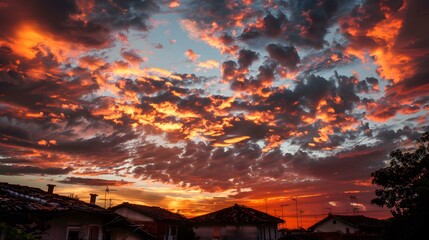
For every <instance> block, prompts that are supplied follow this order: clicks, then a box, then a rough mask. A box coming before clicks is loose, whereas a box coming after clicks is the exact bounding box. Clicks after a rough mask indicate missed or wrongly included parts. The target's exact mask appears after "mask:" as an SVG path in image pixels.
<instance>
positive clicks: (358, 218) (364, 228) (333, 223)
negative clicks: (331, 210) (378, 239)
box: [308, 214, 387, 235]
mask: <svg viewBox="0 0 429 240" xmlns="http://www.w3.org/2000/svg"><path fill="white" fill-rule="evenodd" d="M386 225H387V223H386V221H383V220H379V219H375V218H370V217H365V216H362V215H354V216H349V215H332V214H329V215H328V216H327V217H326V218H324V219H322V220H321V221H319V222H317V223H316V224H314V225H313V226H311V227H309V228H308V229H309V230H310V231H312V232H316V233H333V232H336V233H342V234H360V235H380V234H381V233H382V231H383V229H384V228H385V227H386Z"/></svg>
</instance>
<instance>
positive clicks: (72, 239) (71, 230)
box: [67, 227, 80, 240]
mask: <svg viewBox="0 0 429 240" xmlns="http://www.w3.org/2000/svg"><path fill="white" fill-rule="evenodd" d="M79 233H80V227H68V228H67V240H79Z"/></svg>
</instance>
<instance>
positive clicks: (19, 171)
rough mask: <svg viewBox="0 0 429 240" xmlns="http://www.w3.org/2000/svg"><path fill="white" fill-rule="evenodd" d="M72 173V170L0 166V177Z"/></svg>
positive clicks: (68, 168)
mask: <svg viewBox="0 0 429 240" xmlns="http://www.w3.org/2000/svg"><path fill="white" fill-rule="evenodd" d="M71 171H73V168H71V167H67V168H55V167H47V168H40V167H34V166H25V165H24V166H15V165H0V174H1V175H27V174H30V175H33V174H37V175H64V174H68V173H70V172H71Z"/></svg>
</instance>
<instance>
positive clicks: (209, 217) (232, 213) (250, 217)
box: [190, 204, 284, 225]
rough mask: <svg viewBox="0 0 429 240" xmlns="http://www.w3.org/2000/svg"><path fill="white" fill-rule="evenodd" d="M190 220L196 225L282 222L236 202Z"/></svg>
mask: <svg viewBox="0 0 429 240" xmlns="http://www.w3.org/2000/svg"><path fill="white" fill-rule="evenodd" d="M190 220H191V221H192V222H193V223H194V224H196V225H254V224H278V223H282V222H284V221H283V220H282V219H280V218H276V217H273V216H271V215H269V214H267V213H264V212H261V211H258V210H255V209H253V208H249V207H246V206H244V205H238V204H235V205H234V206H232V207H229V208H224V209H222V210H219V211H216V212H212V213H208V214H205V215H202V216H198V217H194V218H191V219H190Z"/></svg>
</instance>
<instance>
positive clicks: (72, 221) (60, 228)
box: [42, 213, 104, 240]
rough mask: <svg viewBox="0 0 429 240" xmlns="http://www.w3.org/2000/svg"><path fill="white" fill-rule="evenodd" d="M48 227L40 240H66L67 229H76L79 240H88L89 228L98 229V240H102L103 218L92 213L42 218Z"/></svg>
mask: <svg viewBox="0 0 429 240" xmlns="http://www.w3.org/2000/svg"><path fill="white" fill-rule="evenodd" d="M44 218H45V219H46V220H45V221H44V222H45V224H46V226H47V227H49V228H48V230H47V231H46V233H45V234H43V235H42V240H67V232H68V229H71V228H73V229H78V230H79V239H82V240H88V237H89V229H90V227H91V226H93V227H98V239H97V240H102V239H103V220H104V219H103V216H100V215H97V214H94V213H67V214H66V215H63V216H52V217H49V218H47V217H44Z"/></svg>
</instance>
